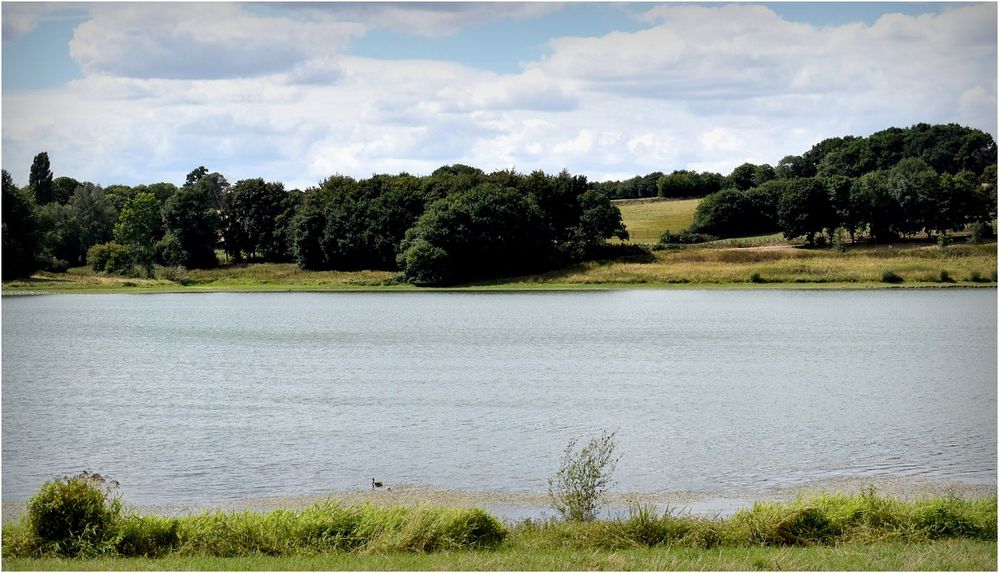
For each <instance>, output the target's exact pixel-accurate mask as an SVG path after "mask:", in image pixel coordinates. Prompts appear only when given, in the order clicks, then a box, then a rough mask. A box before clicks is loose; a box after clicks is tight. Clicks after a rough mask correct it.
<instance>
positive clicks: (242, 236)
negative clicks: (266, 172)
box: [222, 178, 294, 262]
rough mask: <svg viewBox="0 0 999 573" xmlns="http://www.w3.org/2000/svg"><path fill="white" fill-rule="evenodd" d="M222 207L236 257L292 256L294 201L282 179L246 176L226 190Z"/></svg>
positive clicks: (269, 258)
mask: <svg viewBox="0 0 999 573" xmlns="http://www.w3.org/2000/svg"><path fill="white" fill-rule="evenodd" d="M224 203H225V207H224V208H223V209H222V236H223V238H224V240H225V243H224V244H225V251H226V253H228V254H229V256H231V257H233V258H234V259H235V260H237V261H240V260H243V258H244V257H246V258H250V259H253V258H258V259H260V260H265V261H273V262H279V261H284V260H287V259H288V258H289V255H290V253H289V241H288V236H287V231H288V229H287V220H288V219H289V218H290V216H289V213H288V212H289V211H290V210H291V209H293V207H294V203H293V200H292V199H291V197H290V196H289V195H288V193H287V192H286V191H285V190H284V185H282V184H281V183H265V182H264V180H263V179H259V178H258V179H243V180H242V181H237V182H236V184H235V185H233V186H232V187H230V188H229V189H228V190H227V191H226V196H225V201H224Z"/></svg>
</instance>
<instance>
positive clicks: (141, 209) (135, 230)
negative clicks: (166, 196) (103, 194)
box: [114, 192, 163, 276]
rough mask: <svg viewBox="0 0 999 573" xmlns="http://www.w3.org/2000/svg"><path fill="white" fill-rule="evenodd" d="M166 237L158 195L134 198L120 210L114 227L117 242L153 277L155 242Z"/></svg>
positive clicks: (147, 194) (145, 194)
mask: <svg viewBox="0 0 999 573" xmlns="http://www.w3.org/2000/svg"><path fill="white" fill-rule="evenodd" d="M162 236H163V220H162V219H161V218H160V202H159V200H158V199H157V198H156V196H155V195H153V194H152V193H148V192H142V193H139V194H138V195H136V196H135V197H133V198H131V199H130V200H129V201H128V202H127V203H126V204H125V206H124V207H123V208H122V210H121V214H120V215H119V217H118V224H117V225H115V227H114V238H115V241H116V242H117V243H119V244H121V245H125V246H126V247H128V249H129V251H130V252H131V254H132V255H133V257H134V259H135V263H136V264H139V265H142V266H143V267H144V268H145V269H146V274H147V275H149V276H152V273H153V261H154V259H155V257H156V242H157V241H158V240H159V239H160V238H161V237H162Z"/></svg>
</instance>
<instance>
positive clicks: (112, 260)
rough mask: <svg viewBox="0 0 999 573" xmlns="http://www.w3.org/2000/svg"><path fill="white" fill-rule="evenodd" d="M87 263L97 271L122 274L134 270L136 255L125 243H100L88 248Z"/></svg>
mask: <svg viewBox="0 0 999 573" xmlns="http://www.w3.org/2000/svg"><path fill="white" fill-rule="evenodd" d="M87 264H88V265H90V267H91V268H92V269H94V272H97V273H108V274H118V275H122V274H125V273H128V272H130V271H131V270H132V267H133V266H134V265H135V257H134V256H133V254H132V251H131V249H129V248H128V247H126V246H125V245H119V244H118V243H114V242H111V243H100V244H97V245H94V246H92V247H90V249H89V250H87Z"/></svg>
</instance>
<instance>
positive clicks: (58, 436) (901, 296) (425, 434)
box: [2, 289, 997, 504]
mask: <svg viewBox="0 0 999 573" xmlns="http://www.w3.org/2000/svg"><path fill="white" fill-rule="evenodd" d="M2 304H3V308H2V310H3V319H2V321H3V349H2V354H3V356H2V357H3V362H2V369H3V386H2V399H3V414H2V417H3V422H2V423H3V438H2V441H3V459H2V462H3V466H2V477H3V485H2V494H3V497H4V499H6V500H10V499H26V498H28V497H30V496H31V495H32V494H33V493H34V491H35V490H36V489H37V488H38V487H39V485H41V484H42V483H43V482H44V481H47V480H49V479H52V478H53V477H55V476H57V475H64V474H70V473H76V472H78V471H80V470H82V469H89V470H91V471H97V472H100V473H102V474H107V475H110V476H111V477H113V478H114V479H117V480H118V481H119V482H120V483H121V484H122V491H123V493H124V496H125V498H126V500H128V501H130V502H132V503H138V504H156V503H197V502H217V501H224V500H233V499H241V498H253V497H264V496H296V495H311V494H322V493H324V492H330V491H342V490H353V489H358V490H363V489H365V488H369V487H370V483H371V479H372V477H375V478H378V479H379V480H382V481H385V482H386V483H387V485H391V484H400V485H401V484H408V485H410V486H420V487H435V488H448V489H453V490H465V489H467V490H488V491H501V492H502V491H508V492H535V493H537V492H542V493H543V492H544V491H545V490H546V487H547V478H548V477H549V476H551V475H552V474H553V473H554V471H555V470H556V469H557V467H558V465H559V461H560V457H561V453H562V450H563V448H564V447H565V444H566V442H567V441H568V440H569V439H570V438H572V437H574V436H582V437H584V438H585V437H589V436H595V435H597V434H598V433H599V431H600V430H601V429H608V430H612V431H616V432H617V440H618V453H619V454H620V462H619V464H618V466H617V471H616V473H615V474H614V477H615V478H616V483H617V486H616V489H617V490H620V491H624V492H663V491H674V490H675V491H692V492H698V491H703V492H719V493H722V494H727V495H741V494H744V493H746V494H749V493H752V492H756V491H761V490H764V489H767V488H771V487H775V486H781V485H798V484H810V483H818V482H821V481H822V480H827V479H835V478H864V477H877V476H889V477H899V478H914V479H916V478H919V479H933V480H940V481H945V482H955V483H970V484H992V485H993V486H994V485H995V483H996V434H997V432H996V430H997V423H996V344H997V336H996V291H995V289H971V290H965V289H946V290H904V291H900V290H890V291H889V290H875V291H793V290H788V291H781V290H766V291H748V290H741V291H731V290H718V291H697V290H615V291H608V292H538V293H445V292H418V293H391V292H386V293H288V294H284V293H281V294H277V293H266V294H228V293H215V294H158V295H107V294H106V295H51V296H17V297H4V298H3V303H2Z"/></svg>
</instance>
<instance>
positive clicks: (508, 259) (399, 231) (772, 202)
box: [3, 124, 996, 285]
mask: <svg viewBox="0 0 999 573" xmlns="http://www.w3.org/2000/svg"><path fill="white" fill-rule="evenodd" d="M622 196H627V197H632V196H635V197H646V196H658V197H703V200H702V201H701V203H700V204H699V206H698V208H697V211H696V213H695V217H694V222H693V224H692V225H691V227H690V228H689V229H688V230H687V232H685V233H683V234H680V235H672V236H670V237H665V239H666V240H667V242H695V241H698V240H704V239H710V238H712V237H734V236H747V235H754V234H762V233H771V232H777V231H782V232H784V234H785V235H786V236H787V237H788V238H795V237H805V239H806V240H807V241H808V242H810V243H811V242H815V241H820V240H824V238H825V237H826V236H828V237H830V238H832V236H833V234H834V233H837V232H842V233H849V234H850V236H851V237H856V235H857V234H858V233H865V234H866V235H867V236H869V237H871V238H873V239H875V240H879V241H890V240H894V239H895V238H897V237H900V236H911V235H914V234H916V233H920V232H925V233H927V234H928V235H930V234H932V233H941V234H946V233H947V232H949V231H952V230H956V229H960V228H962V227H964V226H966V225H969V224H979V225H984V226H986V227H987V226H988V224H989V223H990V222H991V221H992V220H994V219H995V217H996V144H995V141H993V139H992V137H991V136H990V135H988V134H986V133H984V132H982V131H980V130H976V129H971V128H966V127H961V126H958V125H954V124H949V125H932V126H931V125H927V124H919V125H916V126H913V127H911V128H906V129H900V128H890V129H887V130H884V131H880V132H878V133H875V134H873V135H871V136H869V137H866V138H865V137H839V138H831V139H826V140H824V141H821V142H819V143H818V144H816V145H815V146H813V147H812V148H811V149H810V150H809V151H807V152H805V153H803V154H802V155H800V156H787V157H785V158H783V159H781V160H780V162H778V164H777V166H776V167H773V166H771V165H768V164H764V165H754V164H751V163H745V164H743V165H740V166H738V167H736V168H735V169H733V170H732V172H731V173H730V174H728V175H726V176H723V175H721V174H719V173H709V172H701V173H697V172H693V171H685V170H684V171H674V172H672V173H670V174H668V175H666V174H663V173H661V172H654V173H651V174H648V175H645V176H639V177H634V178H632V179H629V180H626V181H609V182H599V183H594V182H589V181H587V179H586V177H585V176H582V175H573V174H571V173H569V172H568V171H562V172H561V173H559V174H557V175H550V174H546V173H544V172H541V171H535V172H533V173H530V174H522V173H517V172H516V171H513V170H500V171H495V172H493V173H485V172H483V171H482V170H480V169H477V168H475V167H470V166H467V165H460V164H455V165H446V166H443V167H441V168H439V169H437V170H436V171H434V172H433V173H432V174H430V175H428V176H414V175H410V174H407V173H400V174H398V175H385V174H380V175H372V176H371V177H370V178H367V179H354V178H351V177H346V176H341V175H334V176H332V177H329V178H327V179H325V180H323V181H321V182H320V183H319V184H318V185H317V186H315V187H311V188H309V189H306V190H305V191H300V190H298V189H292V190H286V189H285V187H284V185H283V184H282V183H280V182H266V181H264V180H263V179H261V178H253V179H243V180H240V181H237V182H236V183H235V184H230V183H229V182H228V181H227V180H226V178H225V177H224V176H223V175H221V174H220V173H218V172H210V171H209V170H208V169H207V168H205V167H203V166H201V167H198V168H197V169H194V170H193V171H191V173H189V174H188V175H187V177H186V180H185V182H184V183H183V185H180V186H177V185H174V184H172V183H153V184H149V185H136V186H126V185H111V186H108V187H105V188H101V187H100V186H98V185H95V184H93V183H89V182H81V181H77V180H76V179H73V178H71V177H54V175H53V173H52V170H51V165H50V162H49V157H48V154H47V153H44V152H43V153H39V154H38V155H37V156H35V158H34V161H33V162H32V165H31V170H30V175H29V181H28V185H27V186H26V187H24V188H23V189H19V188H18V187H17V186H16V185H15V184H14V182H13V180H12V178H11V176H10V174H9V173H8V172H7V171H6V170H4V171H3V278H4V280H7V279H10V278H15V277H23V276H30V275H31V273H33V272H35V271H36V270H38V269H44V270H49V271H64V270H66V269H68V268H70V267H75V266H79V265H82V264H88V265H90V266H92V267H93V268H94V270H96V271H98V272H107V273H121V274H124V273H133V272H145V273H146V274H148V275H151V274H152V273H153V269H154V267H155V266H156V265H161V266H183V267H187V268H209V267H213V266H215V265H217V264H219V261H218V257H217V254H216V253H217V251H222V252H224V253H225V255H226V257H228V258H229V259H230V260H231V261H235V262H242V261H251V262H291V261H294V262H296V263H297V264H298V265H299V266H301V267H302V268H304V269H309V270H331V269H336V270H360V269H380V270H398V271H401V272H402V274H403V277H404V278H405V280H407V281H410V282H413V283H415V284H422V285H444V284H453V283H457V282H466V281H474V280H482V279H489V278H495V277H501V276H511V275H517V274H527V273H533V272H537V271H541V270H545V269H551V268H556V267H558V266H562V265H565V264H567V263H570V262H574V261H580V260H585V259H590V258H595V257H603V256H608V254H609V253H611V252H612V251H613V250H614V249H613V248H611V246H609V245H608V244H607V239H609V238H611V237H618V238H621V239H626V238H627V236H628V234H627V230H626V229H625V228H624V225H623V223H622V221H621V213H620V211H619V210H618V209H617V207H615V206H614V205H613V203H611V199H614V198H620V197H622ZM617 247H619V246H617ZM619 250H620V249H619Z"/></svg>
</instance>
